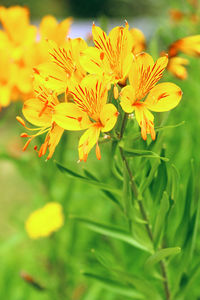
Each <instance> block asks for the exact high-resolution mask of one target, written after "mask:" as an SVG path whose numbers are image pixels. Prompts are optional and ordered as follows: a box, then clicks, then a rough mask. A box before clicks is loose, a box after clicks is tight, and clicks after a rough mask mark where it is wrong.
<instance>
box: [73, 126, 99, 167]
mask: <svg viewBox="0 0 200 300" xmlns="http://www.w3.org/2000/svg"><path fill="white" fill-rule="evenodd" d="M99 135H100V127H99V126H97V125H96V124H94V125H93V126H92V127H90V128H88V129H87V130H86V131H85V132H84V134H83V135H82V136H81V138H80V140H79V146H78V151H79V159H80V161H82V160H83V161H85V162H86V160H87V157H88V154H89V152H90V151H91V149H92V148H93V147H94V145H95V144H97V142H98V139H99ZM98 150H99V149H98ZM98 152H99V151H98Z"/></svg>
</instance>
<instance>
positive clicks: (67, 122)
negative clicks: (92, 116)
mask: <svg viewBox="0 0 200 300" xmlns="http://www.w3.org/2000/svg"><path fill="white" fill-rule="evenodd" d="M53 120H54V121H55V122H56V124H58V125H59V126H60V127H62V128H64V129H66V130H83V129H86V128H88V127H89V126H90V125H91V121H90V120H89V118H88V116H87V114H86V113H85V112H84V111H82V110H81V109H80V108H79V107H78V106H77V105H76V104H74V103H60V104H58V105H57V106H56V107H55V111H54V114H53Z"/></svg>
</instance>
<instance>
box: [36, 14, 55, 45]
mask: <svg viewBox="0 0 200 300" xmlns="http://www.w3.org/2000/svg"><path fill="white" fill-rule="evenodd" d="M57 25H58V22H57V20H56V18H54V17H53V16H51V15H47V16H45V17H43V18H42V21H41V23H40V26H39V31H40V35H41V38H42V39H50V40H54V34H55V28H56V27H57Z"/></svg>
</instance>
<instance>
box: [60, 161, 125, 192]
mask: <svg viewBox="0 0 200 300" xmlns="http://www.w3.org/2000/svg"><path fill="white" fill-rule="evenodd" d="M54 162H55V164H56V166H57V168H58V169H59V170H60V171H61V172H62V173H66V174H67V175H69V176H70V177H73V178H77V179H78V180H80V181H83V182H85V183H88V184H91V185H94V186H96V187H98V188H99V189H101V190H106V191H109V192H112V193H114V194H116V195H119V196H121V191H120V190H119V189H117V188H113V187H111V186H110V185H108V184H105V183H102V182H100V181H97V180H94V179H89V178H87V177H85V176H82V175H81V174H78V173H76V172H74V171H72V170H70V169H68V168H66V167H64V166H62V165H61V164H60V163H58V162H56V161H54Z"/></svg>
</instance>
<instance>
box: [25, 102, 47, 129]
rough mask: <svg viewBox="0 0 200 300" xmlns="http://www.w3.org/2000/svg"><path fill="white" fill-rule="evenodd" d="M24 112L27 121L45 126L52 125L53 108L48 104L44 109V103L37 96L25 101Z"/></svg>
mask: <svg viewBox="0 0 200 300" xmlns="http://www.w3.org/2000/svg"><path fill="white" fill-rule="evenodd" d="M42 111H43V113H42V114H41V112H42ZM22 112H23V115H24V117H25V118H26V119H27V121H29V122H30V123H31V124H33V125H36V126H45V127H47V126H50V125H51V122H52V110H51V109H50V108H49V107H48V106H47V107H46V108H45V110H44V103H43V102H42V101H40V100H38V99H37V98H32V99H29V100H27V101H25V102H24V106H23V109H22Z"/></svg>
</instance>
